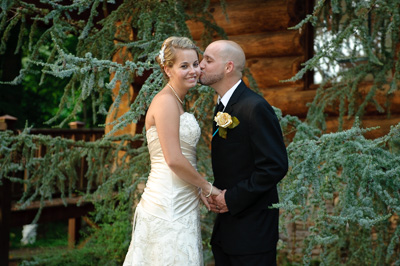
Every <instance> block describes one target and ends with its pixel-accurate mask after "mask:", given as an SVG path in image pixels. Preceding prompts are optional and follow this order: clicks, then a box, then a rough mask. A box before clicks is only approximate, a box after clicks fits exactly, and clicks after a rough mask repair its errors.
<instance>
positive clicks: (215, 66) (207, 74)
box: [199, 43, 225, 86]
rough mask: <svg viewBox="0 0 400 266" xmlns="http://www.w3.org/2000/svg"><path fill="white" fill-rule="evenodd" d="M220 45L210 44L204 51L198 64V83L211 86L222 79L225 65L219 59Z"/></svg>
mask: <svg viewBox="0 0 400 266" xmlns="http://www.w3.org/2000/svg"><path fill="white" fill-rule="evenodd" d="M220 50H221V49H220V45H217V44H215V43H212V44H210V45H209V46H208V47H207V49H206V50H205V51H204V55H203V60H201V62H200V69H201V74H200V79H199V81H200V83H201V84H203V85H208V86H212V85H214V84H216V83H218V82H219V81H221V80H222V79H223V78H224V68H225V64H224V62H223V60H222V59H221V57H220Z"/></svg>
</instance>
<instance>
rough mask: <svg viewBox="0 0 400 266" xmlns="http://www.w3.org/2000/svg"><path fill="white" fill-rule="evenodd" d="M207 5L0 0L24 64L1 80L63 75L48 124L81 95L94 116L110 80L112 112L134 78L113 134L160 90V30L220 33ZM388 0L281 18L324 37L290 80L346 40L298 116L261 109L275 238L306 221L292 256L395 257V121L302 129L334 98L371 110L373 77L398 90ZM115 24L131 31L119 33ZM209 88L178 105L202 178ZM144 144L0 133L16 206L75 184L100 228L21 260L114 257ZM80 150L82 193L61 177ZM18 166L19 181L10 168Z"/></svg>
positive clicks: (4, 36)
mask: <svg viewBox="0 0 400 266" xmlns="http://www.w3.org/2000/svg"><path fill="white" fill-rule="evenodd" d="M228 4H229V3H228ZM208 5H209V1H184V0H165V1H164V0H161V1H160V0H143V1H134V0H108V1H106V0H81V1H77V0H74V1H64V0H56V1H52V0H40V1H32V0H25V1H23V0H3V1H2V2H1V6H0V8H1V12H0V38H1V43H0V53H4V52H5V49H6V47H7V44H8V40H9V38H10V34H12V32H14V33H15V32H17V34H18V44H17V46H16V47H15V52H18V51H19V50H20V49H21V47H25V48H26V50H27V51H29V54H28V59H27V62H28V63H27V64H26V67H25V68H24V69H21V71H20V73H19V75H18V76H16V77H15V79H14V80H13V81H11V82H9V83H10V84H19V83H20V82H21V81H22V80H23V78H24V76H25V75H26V73H29V72H30V71H32V66H41V67H42V71H41V73H40V74H41V75H42V79H45V78H46V76H48V75H52V76H55V77H58V78H60V79H67V80H68V85H67V86H66V87H65V90H64V96H63V97H62V99H61V102H60V108H59V109H60V112H61V111H62V110H63V109H64V108H65V107H66V106H72V107H73V108H72V110H73V111H72V112H71V113H70V115H69V116H68V117H67V118H66V119H64V120H63V121H59V114H58V115H56V116H55V117H54V118H53V119H52V120H51V121H48V123H49V124H51V125H54V124H59V125H62V124H64V123H65V122H68V121H69V120H70V119H72V118H73V117H74V115H75V114H76V113H77V112H78V111H79V110H80V108H81V105H82V102H83V101H85V99H87V98H89V97H90V98H92V101H91V102H92V103H93V110H95V112H99V113H102V114H107V113H108V112H109V110H108V106H105V104H104V98H105V96H106V95H108V94H111V93H112V90H113V88H114V87H115V86H116V84H119V86H120V90H119V92H118V95H117V96H116V98H115V101H114V102H115V108H117V106H118V103H119V102H120V100H121V97H122V96H123V95H124V94H126V93H129V86H130V84H132V83H134V82H136V81H137V80H139V79H140V77H145V81H143V83H142V84H141V87H140V91H139V94H138V95H137V97H136V99H135V102H134V103H133V104H132V105H131V108H130V110H129V111H128V112H127V113H125V114H124V115H123V116H122V117H120V119H119V120H117V121H116V123H115V126H114V130H117V129H119V128H122V127H124V126H126V125H127V124H128V123H136V122H137V121H139V119H140V118H142V117H143V115H144V114H145V112H146V109H147V107H148V106H149V104H150V102H151V100H152V98H153V96H154V95H155V94H156V93H157V92H158V91H159V89H160V88H162V87H163V84H164V80H163V78H162V74H161V72H160V70H159V69H158V67H156V64H155V61H154V58H155V56H156V55H157V53H158V50H159V49H160V46H161V43H162V41H163V40H164V39H166V38H167V37H169V36H171V35H175V36H188V37H190V32H189V30H188V28H187V26H186V23H185V21H186V20H196V21H200V22H202V23H203V24H204V27H205V34H204V36H203V41H204V42H205V43H207V42H209V40H210V37H211V36H212V35H213V34H215V33H216V34H219V35H220V36H222V37H226V36H225V35H224V32H223V31H222V30H221V29H219V28H218V27H217V26H216V25H215V23H214V22H213V19H212V15H211V14H210V13H208V11H207V7H208ZM221 5H222V6H223V7H224V6H225V2H224V1H221ZM399 7H400V1H399V0H382V1H353V0H343V1H340V0H336V1H334V0H331V1H316V5H315V9H314V12H313V14H310V15H309V16H308V17H307V18H306V19H305V20H303V21H302V22H301V23H300V24H299V25H298V26H296V27H294V29H300V28H301V27H302V26H303V25H304V24H306V23H312V24H313V25H314V26H316V27H322V29H325V30H327V29H329V30H331V32H332V33H333V34H332V36H333V37H332V40H331V41H327V42H326V44H325V45H324V46H323V47H321V49H320V50H319V52H318V53H316V55H315V56H314V57H313V58H312V59H310V60H309V61H308V62H306V64H305V67H304V68H303V69H302V70H301V71H300V72H299V73H298V75H296V76H295V77H293V80H294V79H298V78H301V77H302V75H303V74H304V72H306V71H309V70H312V69H313V68H315V67H318V64H319V62H320V61H319V60H320V59H321V58H327V59H329V60H331V61H335V60H336V59H337V58H338V57H340V56H343V54H342V52H341V51H342V46H343V43H345V42H346V41H349V40H351V39H354V40H355V43H356V45H354V51H352V53H350V54H349V55H347V57H346V58H345V59H346V60H347V61H348V62H350V63H351V67H350V68H343V69H341V71H339V72H338V73H337V74H335V75H330V74H329V73H326V75H325V76H324V80H323V84H322V85H321V87H320V88H319V89H318V93H317V96H316V98H315V101H314V102H313V103H312V105H311V107H310V111H309V114H308V117H307V121H308V123H304V122H301V121H300V120H299V119H298V118H296V117H292V116H289V115H287V116H282V115H281V112H280V110H278V109H275V111H276V113H277V114H278V117H279V120H280V123H281V126H282V128H283V130H284V134H285V136H287V139H286V141H287V149H288V153H289V159H290V169H289V172H288V174H287V176H286V177H285V178H284V179H283V180H282V182H281V183H280V186H279V190H280V200H281V202H280V203H279V204H277V205H276V206H274V207H279V208H280V209H281V212H282V215H281V223H280V224H281V232H282V233H283V234H285V232H286V230H287V228H288V227H289V226H290V225H291V224H292V223H296V222H297V223H298V222H303V223H304V225H305V228H306V229H307V230H306V231H307V236H306V238H305V241H304V242H303V243H302V245H301V247H303V251H302V253H301V254H299V256H300V257H301V258H300V263H303V264H306V265H309V264H310V263H311V260H312V259H317V260H319V261H320V262H321V264H323V265H332V264H336V265H337V264H341V263H343V264H347V265H354V264H360V265H369V264H387V265H391V264H394V265H399V264H400V258H399V255H398V254H399V253H400V244H399V239H400V226H399V225H398V224H399V221H398V219H399V218H398V216H399V213H400V209H399V206H400V196H399V195H400V160H399V158H400V156H399V155H400V149H399V142H400V133H399V132H400V128H399V127H400V125H397V126H393V127H392V130H391V132H390V133H389V134H388V135H386V136H383V137H382V138H379V139H375V140H370V139H366V138H365V137H364V133H365V132H367V131H368V130H373V129H364V128H362V127H361V126H360V124H359V123H356V124H355V125H354V127H353V128H352V129H350V130H347V131H343V132H336V133H331V134H322V133H321V131H320V129H318V128H316V127H314V125H321V124H322V125H323V124H324V118H325V113H324V111H325V109H326V107H327V106H329V105H330V104H332V103H333V102H335V101H339V102H340V103H341V104H340V108H341V109H340V114H341V115H343V114H345V113H346V112H347V113H348V114H349V115H352V116H357V117H358V116H361V115H362V114H363V112H364V109H365V106H366V104H367V103H369V102H373V103H374V104H375V105H376V106H377V108H378V110H381V111H385V109H384V108H381V107H380V106H379V105H378V104H377V103H376V101H375V100H374V98H373V96H374V93H375V92H376V91H378V90H384V88H386V87H384V86H386V85H387V86H388V87H389V89H386V90H385V92H386V94H387V98H388V103H390V97H391V94H392V93H393V92H394V91H397V90H398V77H399V71H400V68H399V61H398V60H399V59H398V58H399V57H398V53H399V49H398V47H399V27H400V15H399V12H400V8H399ZM227 16H228V17H229V14H227ZM124 27H126V28H128V29H131V30H132V31H129V30H128V31H124V30H123V29H124ZM39 28H40V29H41V30H40V31H38V29H39ZM130 34H132V35H133V36H130ZM71 35H74V36H76V37H77V38H78V44H77V46H76V49H75V50H74V51H70V50H68V49H66V47H64V40H66V39H67V38H69V37H70V36H71ZM44 45H48V46H50V47H51V52H50V54H49V56H48V57H47V58H46V59H45V60H41V58H39V56H38V55H39V51H40V49H42V47H43V46H44ZM122 47H124V48H125V49H127V50H128V51H129V53H130V54H131V55H132V56H131V57H130V58H126V60H124V62H123V63H117V62H115V61H112V57H113V55H114V54H115V53H119V52H120V51H121V48H122ZM360 47H361V48H360ZM360 50H362V51H363V52H360ZM360 56H363V57H364V59H366V62H365V63H364V64H358V62H359V61H358V59H359V57H360ZM356 62H357V64H356ZM3 71H4V70H3ZM371 77H372V79H371ZM250 80H251V79H250ZM366 80H368V81H372V83H373V86H372V89H371V90H370V93H369V94H367V96H366V97H365V98H364V99H363V101H361V104H359V101H356V99H359V96H360V95H359V94H358V92H357V88H358V85H359V84H360V82H364V81H366ZM327 85H329V86H327ZM327 88H328V89H327ZM213 95H214V93H213V91H212V90H211V89H210V88H208V87H205V86H199V87H198V88H196V90H192V92H191V93H190V95H189V96H188V97H187V99H186V102H185V108H186V110H188V111H190V112H193V113H194V114H195V116H196V118H197V119H198V120H199V123H200V126H201V128H202V139H201V140H200V143H199V146H198V157H199V158H198V170H199V171H200V172H201V173H203V174H204V175H205V176H207V178H209V179H210V181H211V180H212V170H211V167H210V151H209V142H210V139H209V137H210V134H208V133H209V132H210V131H211V129H210V128H209V126H210V124H211V123H209V121H211V118H210V115H211V114H212V111H210V110H211V108H212V97H213ZM345 103H349V104H348V105H346V104H345ZM95 112H94V113H95ZM357 121H358V120H357ZM99 123H103V121H99ZM111 133H113V132H111ZM293 133H295V134H294V137H293V136H292V135H293ZM289 136H290V138H289ZM137 141H140V142H142V143H143V144H142V145H141V146H139V148H133V146H132V145H131V144H132V143H134V142H137ZM145 144H146V142H145V138H144V134H137V135H135V136H119V137H112V134H110V135H109V136H105V137H104V138H103V139H101V140H98V141H96V142H83V141H72V140H66V139H62V138H50V137H47V136H42V135H31V134H29V127H27V128H26V129H25V130H24V131H23V132H22V133H21V134H18V135H16V134H14V133H13V132H11V131H5V132H0V182H1V181H2V180H4V179H5V178H7V179H10V180H11V181H12V182H15V183H23V184H25V185H26V187H27V189H26V191H25V193H24V195H23V197H22V198H21V199H20V204H21V206H22V207H25V206H27V205H29V204H30V203H31V202H32V201H33V200H40V201H41V202H42V203H43V202H44V201H45V200H51V199H52V197H53V195H54V193H59V194H61V195H62V197H63V198H64V199H65V197H68V196H70V195H72V194H73V193H80V194H81V195H82V196H83V198H82V199H83V200H90V201H92V202H93V203H94V204H95V207H96V211H95V212H94V213H93V217H94V220H95V221H96V222H97V223H98V224H99V225H100V229H95V230H93V232H91V238H90V240H89V241H88V242H87V243H86V245H85V246H84V247H83V248H82V249H76V250H72V251H68V253H66V254H63V255H59V254H56V255H54V254H52V256H48V257H46V256H42V257H40V258H37V259H36V261H35V262H32V263H33V264H35V265H80V264H81V265H82V264H83V265H100V264H105V265H120V264H121V261H122V260H123V258H124V255H125V252H126V250H127V248H128V245H129V241H130V233H131V232H130V230H131V224H130V221H131V219H132V210H133V207H134V204H135V202H137V200H138V198H139V197H140V191H141V190H140V189H138V187H140V186H139V185H140V184H143V182H145V180H146V177H147V174H148V171H149V163H148V161H149V159H148V153H147V148H146V146H145ZM39 145H42V146H44V147H45V149H46V150H47V153H46V154H45V155H44V156H43V157H39V158H38V157H37V156H35V153H36V151H37V150H38V146H39ZM121 155H122V156H121ZM82 159H84V161H85V164H86V165H87V172H86V175H85V177H86V178H87V180H88V186H87V189H86V190H84V191H82V190H79V188H78V187H77V186H76V185H75V184H76V181H77V178H78V177H77V172H76V169H77V167H78V168H79V167H83V165H82ZM23 170H26V173H27V178H26V179H21V178H18V173H20V172H21V171H23ZM66 184H69V185H68V186H66ZM203 211H204V213H203V222H202V227H203V228H202V229H203V233H204V236H203V240H204V243H205V245H204V246H205V249H204V250H205V258H206V259H208V258H210V250H209V248H208V244H207V243H208V240H209V236H210V231H211V230H212V219H213V215H212V214H209V213H207V212H206V211H205V209H203ZM38 215H40V213H39V214H38ZM37 218H38V216H37V217H36V219H37ZM233 233H234V232H233ZM290 241H291V240H290V238H289V239H288V240H287V241H284V242H282V246H288V245H289V244H290V243H289V242H290ZM313 249H319V250H320V251H321V252H320V254H319V255H318V256H317V257H316V258H315V257H314V258H312V256H311V254H312V250H313ZM283 251H284V249H282V252H283ZM292 259H293V260H296V258H295V257H293V258H292ZM85 263H86V264H85ZM25 264H26V265H28V264H29V262H25Z"/></svg>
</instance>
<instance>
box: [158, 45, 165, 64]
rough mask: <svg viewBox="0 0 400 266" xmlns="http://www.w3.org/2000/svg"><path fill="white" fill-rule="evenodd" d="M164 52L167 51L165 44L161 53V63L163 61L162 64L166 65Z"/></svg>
mask: <svg viewBox="0 0 400 266" xmlns="http://www.w3.org/2000/svg"><path fill="white" fill-rule="evenodd" d="M164 51H165V44H164V45H163V47H162V48H161V50H160V52H159V56H160V61H161V64H163V65H164V62H165V58H164Z"/></svg>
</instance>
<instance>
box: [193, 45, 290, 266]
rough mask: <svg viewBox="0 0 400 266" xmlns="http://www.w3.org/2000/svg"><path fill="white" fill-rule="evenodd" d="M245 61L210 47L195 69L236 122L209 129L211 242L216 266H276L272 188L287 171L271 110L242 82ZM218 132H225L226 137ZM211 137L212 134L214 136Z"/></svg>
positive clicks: (234, 52)
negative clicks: (212, 188) (215, 191)
mask: <svg viewBox="0 0 400 266" xmlns="http://www.w3.org/2000/svg"><path fill="white" fill-rule="evenodd" d="M245 61H246V58H245V55H244V52H243V50H242V48H241V47H240V46H239V45H238V44H237V43H235V42H232V41H226V40H220V41H216V42H213V43H211V44H210V45H209V46H208V47H207V49H206V50H205V52H204V56H203V60H202V61H201V63H200V68H201V71H202V72H201V76H200V83H202V84H204V85H209V86H210V87H212V88H213V89H214V90H215V91H216V93H217V94H218V103H219V106H218V109H219V110H221V112H224V113H228V114H229V115H231V116H232V117H236V118H237V119H238V122H239V124H238V125H237V126H236V127H234V128H222V126H221V128H219V127H218V125H216V123H214V126H213V128H214V130H213V131H214V132H215V131H216V130H218V131H217V132H216V133H215V134H214V136H213V139H212V150H211V154H212V165H213V171H214V178H215V182H214V185H215V186H216V187H218V188H220V189H221V190H223V191H222V193H221V194H220V195H218V196H215V197H211V198H209V203H210V206H211V210H212V211H214V212H216V213H218V215H217V218H216V221H215V225H214V230H213V234H212V237H211V245H212V251H213V254H214V259H215V265H216V266H225V265H252V266H253V265H276V243H277V241H278V219H279V210H278V209H276V208H270V207H271V205H272V204H274V203H277V202H278V191H277V184H278V182H279V181H280V180H281V179H282V178H283V177H284V176H285V174H286V172H287V169H288V159H287V153H286V148H285V145H284V142H283V138H282V132H281V128H280V125H279V122H278V119H277V117H276V115H275V112H274V110H273V109H272V108H271V106H270V105H269V104H268V102H267V101H266V100H265V99H264V98H263V97H262V96H260V95H258V94H257V93H255V92H253V91H252V90H250V89H249V88H248V87H247V86H246V85H245V84H244V82H243V81H242V72H243V69H244V66H245ZM219 131H222V132H224V131H226V133H227V134H226V136H225V138H224V135H223V134H222V135H220V133H219ZM214 132H213V133H214Z"/></svg>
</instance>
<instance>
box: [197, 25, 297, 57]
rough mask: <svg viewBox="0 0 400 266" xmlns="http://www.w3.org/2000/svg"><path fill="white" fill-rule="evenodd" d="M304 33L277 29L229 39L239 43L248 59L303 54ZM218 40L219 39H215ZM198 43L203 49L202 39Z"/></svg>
mask: <svg viewBox="0 0 400 266" xmlns="http://www.w3.org/2000/svg"><path fill="white" fill-rule="evenodd" d="M301 38H302V35H300V34H299V32H298V31H276V32H265V33H258V34H242V35H234V36H231V37H229V40H231V41H234V42H236V43H238V44H239V45H240V46H241V47H242V49H243V51H244V53H245V55H246V59H250V58H254V57H280V56H283V57H286V56H299V55H303V54H304V51H303V47H302V45H301V42H302V40H301ZM214 40H217V39H214ZM196 45H197V46H199V47H200V48H201V49H203V50H204V49H205V48H206V47H203V46H202V43H201V41H200V40H196Z"/></svg>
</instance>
